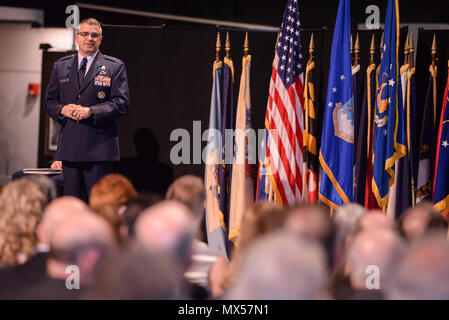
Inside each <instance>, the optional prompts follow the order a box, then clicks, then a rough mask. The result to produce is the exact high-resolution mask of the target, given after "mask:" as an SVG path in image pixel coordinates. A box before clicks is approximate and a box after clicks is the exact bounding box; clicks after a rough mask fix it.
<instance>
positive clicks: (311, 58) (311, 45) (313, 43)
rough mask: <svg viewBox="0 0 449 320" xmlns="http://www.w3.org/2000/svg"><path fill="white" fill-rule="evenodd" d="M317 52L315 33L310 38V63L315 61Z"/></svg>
mask: <svg viewBox="0 0 449 320" xmlns="http://www.w3.org/2000/svg"><path fill="white" fill-rule="evenodd" d="M314 52H315V40H314V39H313V32H312V35H311V36H310V44H309V61H313V58H314V56H313V54H314Z"/></svg>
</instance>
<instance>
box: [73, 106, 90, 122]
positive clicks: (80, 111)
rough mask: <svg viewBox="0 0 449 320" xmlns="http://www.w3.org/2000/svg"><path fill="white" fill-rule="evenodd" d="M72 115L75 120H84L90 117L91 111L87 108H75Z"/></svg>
mask: <svg viewBox="0 0 449 320" xmlns="http://www.w3.org/2000/svg"><path fill="white" fill-rule="evenodd" d="M72 115H73V119H75V120H84V119H87V118H89V117H90V116H91V115H92V109H90V108H88V107H83V106H77V107H76V109H75V110H74V111H73V113H72Z"/></svg>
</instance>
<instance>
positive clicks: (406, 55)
mask: <svg viewBox="0 0 449 320" xmlns="http://www.w3.org/2000/svg"><path fill="white" fill-rule="evenodd" d="M409 37H410V34H409V33H408V34H407V39H405V44H404V64H407V63H408V60H409V54H410V47H409Z"/></svg>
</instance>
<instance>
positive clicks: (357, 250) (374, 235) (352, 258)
mask: <svg viewBox="0 0 449 320" xmlns="http://www.w3.org/2000/svg"><path fill="white" fill-rule="evenodd" d="M403 249H404V244H403V241H402V239H401V238H400V237H399V235H397V234H396V232H394V231H392V230H388V229H384V228H377V229H370V230H366V231H361V232H360V233H358V234H357V235H356V236H355V237H354V240H353V242H352V244H351V246H350V248H349V251H348V255H347V259H346V272H347V273H348V275H349V280H350V284H351V287H352V288H353V289H355V290H364V289H367V286H366V280H367V278H368V276H369V275H370V273H369V272H368V273H367V268H368V267H369V266H373V265H374V266H377V267H378V268H379V272H380V289H384V284H385V282H386V280H387V277H388V275H389V274H390V273H391V267H392V264H393V262H394V259H395V258H396V257H398V256H399V255H400V254H401V252H402V251H403Z"/></svg>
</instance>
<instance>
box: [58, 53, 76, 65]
mask: <svg viewBox="0 0 449 320" xmlns="http://www.w3.org/2000/svg"><path fill="white" fill-rule="evenodd" d="M74 56H75V54H71V55H68V56H65V57H62V58H61V59H59V60H57V61H56V62H55V63H58V62H61V61H64V60H68V59H70V58H73V57H74Z"/></svg>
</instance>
